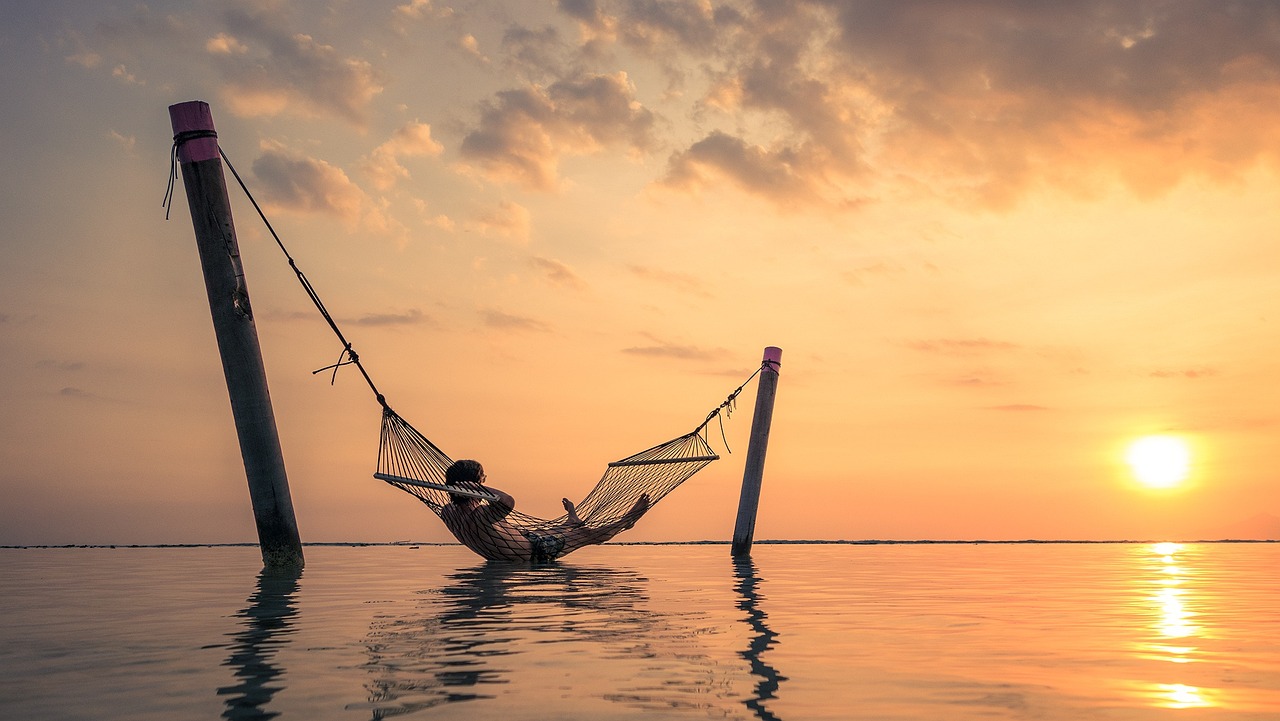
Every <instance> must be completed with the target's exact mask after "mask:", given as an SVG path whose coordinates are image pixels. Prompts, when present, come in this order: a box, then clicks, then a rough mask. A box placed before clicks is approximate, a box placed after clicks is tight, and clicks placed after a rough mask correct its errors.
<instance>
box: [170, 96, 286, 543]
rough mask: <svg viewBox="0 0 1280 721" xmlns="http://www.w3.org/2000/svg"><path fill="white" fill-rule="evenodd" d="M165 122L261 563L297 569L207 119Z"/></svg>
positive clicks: (201, 115) (187, 106) (189, 112)
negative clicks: (184, 199) (170, 131)
mask: <svg viewBox="0 0 1280 721" xmlns="http://www.w3.org/2000/svg"><path fill="white" fill-rule="evenodd" d="M169 119H170V121H172V124H173V142H174V145H175V147H176V149H177V153H178V162H179V164H180V165H181V166H182V182H183V184H184V185H185V186H186V189H187V204H188V205H190V207H191V222H192V223H193V224H194V225H195V231H196V246H197V247H198V249H199V251H200V266H201V267H202V268H203V269H204V284H205V289H206V290H207V291H208V294H209V310H210V312H211V313H212V314H213V330H214V334H215V335H216V336H217V338H218V351H219V352H220V353H221V355H222V370H223V373H224V374H225V376H226V379H227V392H228V393H229V394H230V395H231V414H232V416H233V417H234V418H235V424H236V433H237V435H238V436H239V437H240V455H241V456H242V457H243V459H244V470H245V476H246V478H247V479H248V481H249V497H250V500H251V501H252V503H253V517H254V521H256V523H257V525H258V544H259V545H260V546H261V547H262V562H263V564H264V565H266V566H267V567H268V568H280V567H290V566H292V567H298V568H301V567H302V563H303V559H302V541H301V539H300V538H299V536H298V522H297V519H295V518H294V515H293V500H292V499H291V498H290V496H289V479H288V478H287V477H286V476H285V470H284V454H283V453H282V452H281V450H280V434H279V432H278V431H277V430H276V419H275V414H274V413H273V412H272V410H271V395H270V393H269V392H268V390H267V372H266V368H265V367H264V366H263V363H262V348H261V347H260V346H259V345H258V330H257V327H256V326H255V325H254V322H253V311H252V309H251V308H250V306H249V290H248V288H247V286H246V284H245V277H244V267H243V266H242V265H241V263H240V248H239V245H238V244H237V242H236V230H235V226H234V225H233V224H232V222H231V203H230V201H229V199H228V198H227V184H226V180H225V178H224V177H223V174H222V159H221V158H220V157H219V152H218V136H217V133H215V132H214V130H213V114H212V113H211V112H210V111H209V104H208V103H205V102H202V101H199V100H192V101H190V102H186V103H178V104H177V105H171V106H169Z"/></svg>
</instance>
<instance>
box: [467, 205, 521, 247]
mask: <svg viewBox="0 0 1280 721" xmlns="http://www.w3.org/2000/svg"><path fill="white" fill-rule="evenodd" d="M531 226H532V221H531V220H530V216H529V209H528V208H526V207H524V206H523V205H520V204H519V203H513V202H511V201H509V200H504V201H501V202H500V203H498V206H497V207H495V208H490V209H489V210H487V211H484V212H482V213H479V214H477V215H475V216H473V217H472V218H471V219H469V220H467V221H466V222H465V223H464V224H463V227H464V228H465V229H466V230H471V231H475V232H477V233H480V234H481V235H494V236H498V237H501V238H507V239H509V240H511V241H514V242H516V243H519V244H522V245H523V244H525V243H528V242H529V233H530V229H531Z"/></svg>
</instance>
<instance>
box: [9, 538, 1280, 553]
mask: <svg viewBox="0 0 1280 721" xmlns="http://www.w3.org/2000/svg"><path fill="white" fill-rule="evenodd" d="M1148 543H1184V544H1193V543H1280V539H1274V538H1201V539H1196V540H1176V541H1171V540H1169V539H1108V540H1089V539H1066V538H1059V539H1039V538H1024V539H1016V540H991V539H969V540H964V539H915V540H890V539H863V540H850V539H840V540H830V539H799V540H794V539H766V540H762V541H754V542H753V544H752V545H755V546H806V545H807V546H928V545H939V546H948V545H950V546H965V545H1038V544H1041V545H1052V544H1061V545H1087V544H1130V545H1140V544H1148ZM258 545H259V544H258V543H256V542H249V541H243V542H233V543H29V544H0V549H4V550H42V549H73V548H102V549H113V548H251V547H257V546H258ZM302 545H303V546H304V547H305V546H313V547H338V548H341V547H347V548H367V547H374V546H387V547H409V548H417V547H420V546H441V547H443V546H462V544H461V543H457V542H456V541H310V542H303V544H302ZM601 545H606V546H728V545H732V541H711V540H702V541H618V542H609V543H605V544H601Z"/></svg>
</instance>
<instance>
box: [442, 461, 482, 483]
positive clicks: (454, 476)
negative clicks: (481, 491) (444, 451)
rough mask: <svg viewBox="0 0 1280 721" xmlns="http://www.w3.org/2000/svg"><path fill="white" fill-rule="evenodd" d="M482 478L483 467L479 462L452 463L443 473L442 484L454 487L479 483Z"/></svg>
mask: <svg viewBox="0 0 1280 721" xmlns="http://www.w3.org/2000/svg"><path fill="white" fill-rule="evenodd" d="M482 478H484V466H482V465H480V462H479V461H471V460H464V461H454V462H453V465H451V466H449V468H448V469H447V470H445V472H444V484H445V485H446V486H456V485H459V484H461V483H480V479H482Z"/></svg>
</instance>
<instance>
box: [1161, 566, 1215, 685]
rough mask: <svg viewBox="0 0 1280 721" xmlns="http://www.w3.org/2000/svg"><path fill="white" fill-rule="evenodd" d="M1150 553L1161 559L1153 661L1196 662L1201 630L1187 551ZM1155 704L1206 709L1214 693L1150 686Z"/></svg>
mask: <svg viewBox="0 0 1280 721" xmlns="http://www.w3.org/2000/svg"><path fill="white" fill-rule="evenodd" d="M1149 548H1150V551H1151V552H1152V553H1154V554H1155V555H1157V556H1159V562H1158V564H1159V565H1158V566H1156V567H1155V569H1154V570H1155V571H1156V574H1155V576H1156V578H1155V579H1154V585H1155V590H1154V591H1153V592H1152V593H1151V599H1152V600H1153V601H1154V603H1155V609H1156V613H1155V616H1154V623H1153V629H1152V630H1154V631H1155V632H1156V634H1157V639H1156V640H1155V641H1154V642H1153V643H1151V644H1150V648H1151V650H1152V651H1153V652H1154V653H1153V658H1156V659H1159V660H1163V661H1169V662H1172V663H1175V664H1188V663H1192V662H1193V661H1196V660H1197V659H1196V655H1197V652H1198V649H1197V647H1196V645H1195V641H1196V638H1197V636H1199V635H1201V632H1202V629H1201V628H1200V627H1199V626H1198V625H1197V624H1196V620H1195V619H1196V615H1197V614H1196V613H1195V612H1194V611H1193V610H1191V602H1192V599H1191V589H1190V588H1189V586H1188V580H1189V578H1188V573H1187V570H1186V569H1185V568H1184V567H1183V566H1182V565H1181V564H1183V563H1185V562H1186V559H1184V558H1180V554H1182V553H1183V551H1184V550H1185V548H1184V546H1183V545H1182V544H1178V543H1157V544H1155V545H1153V546H1150V547H1149ZM1150 692H1151V694H1152V697H1153V703H1154V704H1155V705H1157V706H1163V707H1166V708H1207V707H1211V706H1215V705H1216V704H1215V703H1214V702H1213V691H1212V690H1211V689H1202V688H1199V687H1197V686H1192V685H1188V684H1184V683H1155V684H1151V686H1150Z"/></svg>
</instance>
